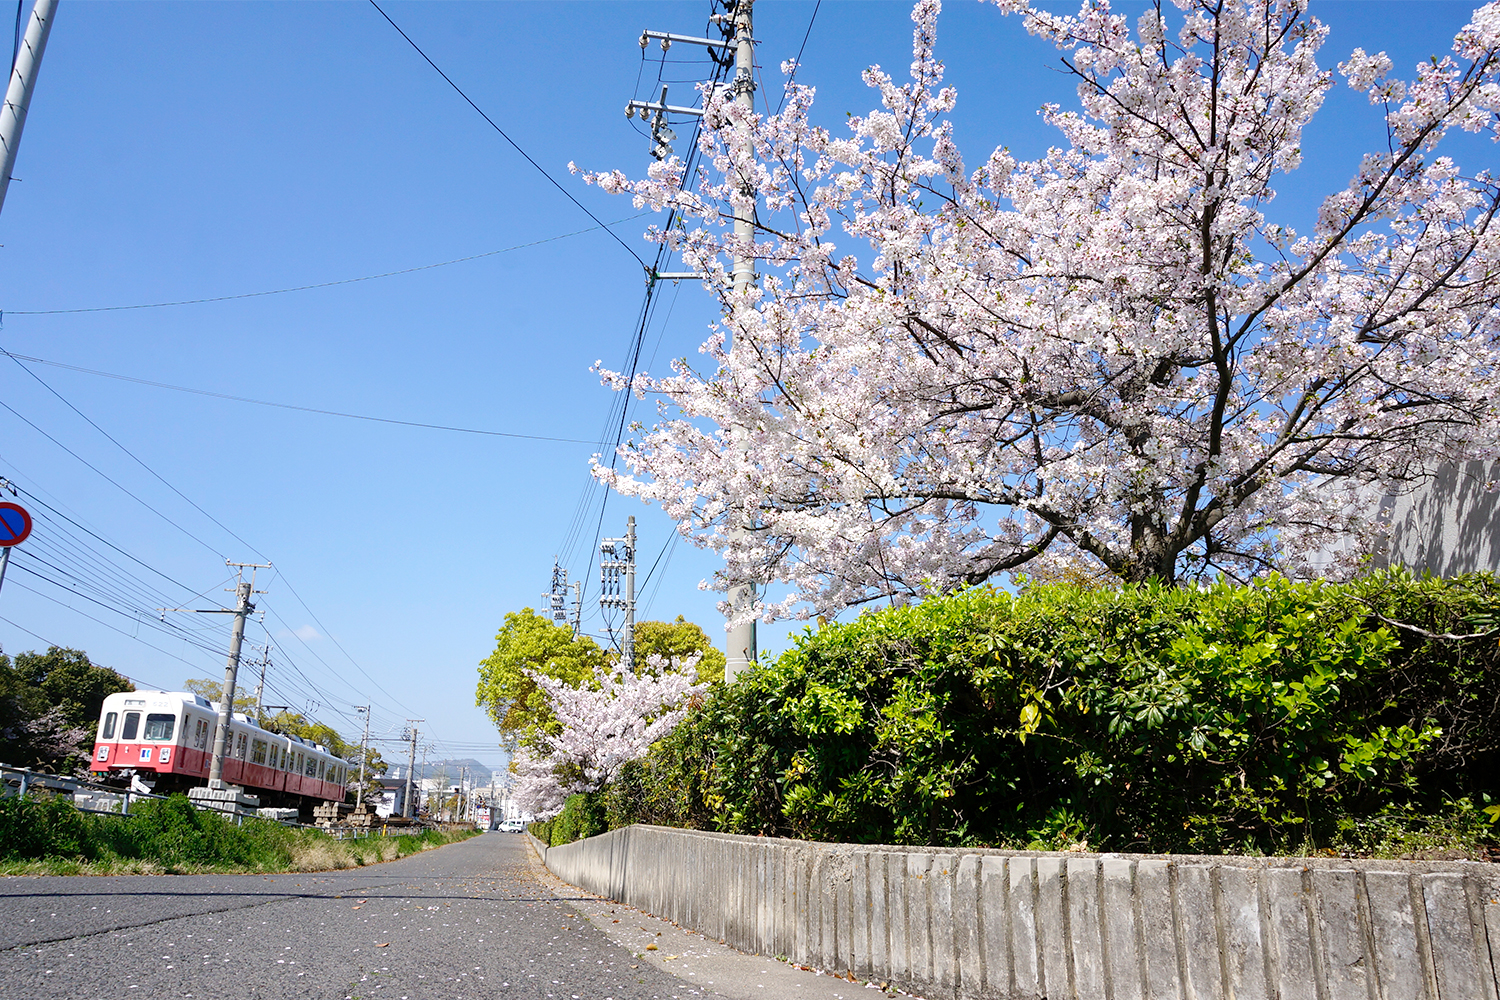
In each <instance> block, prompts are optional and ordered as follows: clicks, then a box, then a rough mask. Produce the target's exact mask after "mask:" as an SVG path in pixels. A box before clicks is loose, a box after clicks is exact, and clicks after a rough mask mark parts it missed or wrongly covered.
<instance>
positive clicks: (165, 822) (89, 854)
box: [0, 795, 295, 870]
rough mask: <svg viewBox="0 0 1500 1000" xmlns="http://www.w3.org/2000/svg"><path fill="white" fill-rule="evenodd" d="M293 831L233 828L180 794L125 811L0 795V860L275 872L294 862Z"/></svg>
mask: <svg viewBox="0 0 1500 1000" xmlns="http://www.w3.org/2000/svg"><path fill="white" fill-rule="evenodd" d="M294 837H295V833H294V831H292V830H290V829H288V828H287V827H284V826H282V825H281V824H280V823H272V822H269V821H266V820H259V819H247V820H245V821H244V822H243V823H242V824H240V825H238V826H236V825H235V824H234V823H232V822H230V821H228V820H226V819H225V818H224V817H222V816H220V815H218V814H217V813H212V812H204V811H202V810H199V809H195V808H194V807H193V806H192V805H191V804H190V803H189V802H188V799H187V796H185V795H174V796H172V797H170V798H167V799H147V800H145V801H141V802H137V803H136V804H135V805H134V806H133V808H132V810H131V815H129V816H110V815H98V814H92V813H85V812H80V811H79V810H78V809H75V808H74V807H73V804H72V803H71V802H70V801H68V800H67V799H66V798H62V797H53V796H32V795H28V796H25V797H19V796H12V797H10V798H5V799H0V860H6V861H28V860H38V859H44V858H61V859H68V860H76V861H109V860H115V859H130V860H147V861H152V862H156V863H158V864H160V865H163V866H165V867H169V868H171V867H234V868H256V869H264V870H272V869H276V868H283V867H285V866H287V865H288V864H290V863H291V860H292V854H291V844H292V842H293V839H294Z"/></svg>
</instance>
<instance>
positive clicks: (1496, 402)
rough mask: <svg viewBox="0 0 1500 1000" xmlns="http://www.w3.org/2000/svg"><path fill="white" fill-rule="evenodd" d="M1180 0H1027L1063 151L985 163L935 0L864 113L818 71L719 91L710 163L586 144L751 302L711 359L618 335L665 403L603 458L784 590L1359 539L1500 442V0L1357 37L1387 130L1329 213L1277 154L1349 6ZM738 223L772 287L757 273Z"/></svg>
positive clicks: (1187, 570)
mask: <svg viewBox="0 0 1500 1000" xmlns="http://www.w3.org/2000/svg"><path fill="white" fill-rule="evenodd" d="M1176 4H1177V7H1178V10H1177V11H1175V12H1172V13H1170V14H1169V13H1168V12H1165V11H1163V10H1162V9H1161V8H1160V7H1149V8H1148V9H1147V10H1146V11H1145V13H1143V14H1142V15H1140V17H1139V18H1138V19H1137V20H1136V21H1135V23H1134V26H1133V30H1132V25H1131V23H1130V21H1129V19H1127V18H1126V17H1125V16H1123V15H1120V14H1117V13H1115V12H1113V11H1112V10H1111V8H1110V6H1109V4H1108V2H1106V0H1091V2H1088V3H1085V4H1084V6H1083V8H1082V10H1081V11H1080V12H1079V13H1078V14H1077V15H1074V16H1065V15H1062V14H1057V13H1052V12H1049V11H1047V10H1044V9H1041V8H1039V7H1035V6H1032V5H1031V4H1030V3H1028V2H1026V0H999V2H998V4H997V5H998V6H999V7H1000V9H1001V11H1002V13H1005V14H1012V15H1016V16H1018V17H1019V18H1020V19H1021V21H1022V23H1023V24H1024V25H1025V27H1026V28H1027V30H1029V31H1030V32H1032V33H1033V34H1035V35H1039V36H1041V37H1043V38H1045V39H1048V40H1050V41H1052V42H1054V43H1055V44H1056V45H1057V47H1058V48H1059V49H1060V50H1061V51H1062V53H1063V55H1062V61H1063V64H1064V66H1065V67H1066V68H1067V70H1068V71H1069V72H1071V73H1072V74H1073V76H1074V77H1075V78H1076V82H1077V87H1078V95H1079V106H1078V108H1077V109H1075V110H1064V109H1063V108H1061V107H1058V106H1048V107H1046V108H1045V109H1044V110H1043V115H1044V117H1045V120H1046V121H1047V122H1048V123H1050V124H1051V125H1052V126H1055V127H1056V129H1057V130H1058V133H1059V134H1060V136H1061V142H1060V143H1059V144H1058V145H1057V146H1056V147H1055V148H1053V149H1051V150H1049V151H1048V152H1047V153H1046V155H1045V156H1043V157H1041V158H1040V159H1037V160H1033V161H1022V160H1018V159H1017V158H1015V157H1013V156H1012V155H1011V154H1010V153H1009V152H1007V151H1006V150H1005V149H1003V148H1002V149H997V150H994V151H993V152H991V153H989V154H988V155H987V156H986V157H985V158H984V160H983V161H982V162H979V163H978V164H977V165H970V164H969V163H967V162H966V161H965V159H964V157H963V156H962V154H961V153H960V151H959V149H958V148H957V146H956V144H955V142H954V140H953V138H952V127H951V123H950V120H949V117H948V116H949V113H950V112H951V111H952V109H953V108H954V106H955V101H956V94H955V93H954V91H953V90H952V89H951V88H948V87H944V86H943V84H942V79H943V66H942V63H941V62H939V61H938V60H937V58H936V56H935V44H936V25H937V17H938V11H939V5H938V3H937V2H936V0H921V2H919V3H918V4H917V5H916V8H915V10H914V11H913V15H912V17H913V21H914V22H915V25H916V29H915V32H914V45H913V61H912V65H911V78H910V81H909V82H906V83H897V82H896V81H895V80H893V79H892V77H891V76H889V75H888V74H887V73H885V72H884V71H882V70H881V69H880V68H879V67H873V68H871V69H869V70H868V71H867V72H866V73H865V75H864V78H865V81H866V82H867V83H868V85H869V86H870V87H871V88H872V89H873V91H874V92H875V93H876V94H878V97H879V101H880V107H879V108H878V109H876V110H873V111H871V112H870V113H869V114H866V115H864V116H862V117H855V118H853V119H851V120H850V121H849V125H848V131H847V134H835V133H834V132H832V131H830V130H828V129H825V128H822V127H819V126H817V125H814V124H813V123H812V121H811V120H810V118H809V111H810V108H811V106H812V103H813V92H812V90H811V89H810V88H807V87H803V86H793V87H789V88H788V99H787V101H786V105H785V110H784V111H783V112H782V113H780V114H777V115H772V116H769V117H766V116H762V115H758V114H756V113H754V112H753V111H747V110H746V109H745V108H742V107H739V106H737V105H735V104H734V103H732V100H731V97H730V95H728V94H727V93H725V92H722V91H717V92H710V91H705V94H704V100H705V105H706V108H707V112H706V115H705V118H704V123H705V128H704V130H703V132H702V137H701V147H700V148H701V151H702V153H703V156H704V163H705V167H704V169H703V170H701V171H700V172H699V173H697V174H695V175H694V176H692V177H686V176H684V171H683V167H682V163H681V161H680V160H676V159H673V160H668V161H666V162H664V163H659V164H656V165H654V166H653V167H652V168H651V170H650V172H649V173H648V175H647V176H646V177H644V178H641V179H636V180H632V179H630V178H627V177H626V176H625V175H624V174H622V173H620V172H618V171H616V172H612V173H604V174H587V175H585V179H586V180H588V181H590V182H594V183H598V184H600V185H602V186H603V187H604V188H605V189H606V190H609V191H614V192H622V193H629V194H631V195H633V197H634V200H635V203H636V204H637V205H638V206H650V207H652V208H655V209H663V208H666V207H668V206H675V207H676V208H677V209H678V210H679V212H680V213H682V215H683V217H685V218H686V219H687V220H688V224H687V225H685V226H676V227H673V228H671V229H670V230H668V231H659V230H656V231H653V235H654V237H655V238H656V239H658V240H660V241H663V242H665V243H668V244H670V245H671V246H672V247H673V248H675V249H676V250H678V251H680V252H681V254H682V255H683V258H684V260H685V261H687V262H688V264H689V265H690V266H692V267H694V268H695V269H697V270H698V271H699V272H700V273H701V274H703V275H704V276H705V278H706V282H705V283H706V284H707V285H708V286H709V287H710V288H712V289H713V290H714V291H715V293H716V294H717V295H718V296H719V298H720V299H721V301H722V306H723V311H724V319H723V321H722V322H721V323H720V324H719V325H718V326H716V328H715V329H714V330H713V331H712V334H711V336H710V337H709V339H708V341H707V342H706V343H705V344H704V345H703V348H702V352H703V354H704V355H705V357H706V359H707V363H706V365H705V367H704V368H703V369H702V370H697V369H695V368H693V367H692V366H690V365H689V364H688V363H687V362H686V361H685V360H684V361H682V362H679V363H678V364H676V366H675V367H674V370H673V371H672V372H671V373H670V374H667V375H664V376H650V375H638V376H636V377H635V378H634V380H633V382H632V381H631V380H630V379H628V378H627V377H626V376H624V375H621V374H619V373H613V372H608V371H603V377H604V378H605V379H606V381H607V382H609V383H611V384H613V385H614V387H615V388H617V389H630V390H633V391H635V392H637V393H638V394H640V395H642V396H644V395H646V394H659V398H660V400H661V403H660V410H659V420H658V422H657V423H656V425H655V426H654V428H651V429H649V430H646V429H645V428H641V429H640V433H639V434H638V437H637V438H636V439H635V440H633V441H631V442H629V443H627V444H626V445H625V446H624V447H623V448H622V449H621V457H622V458H623V461H624V468H623V469H621V470H619V471H614V470H612V469H610V468H609V467H607V464H606V463H596V475H598V476H599V477H600V478H601V479H603V480H604V481H606V482H607V483H609V484H610V485H611V486H613V488H615V489H616V490H618V491H620V492H622V493H624V494H627V495H632V496H636V497H639V498H642V499H643V500H646V501H650V502H655V503H658V504H660V505H661V506H662V508H663V509H664V510H665V511H666V512H667V513H668V514H669V515H670V516H671V517H673V518H675V519H676V520H677V522H678V524H679V530H680V531H682V533H683V534H684V535H686V536H688V537H690V538H692V539H693V540H694V541H696V542H697V543H698V544H700V545H703V546H706V547H710V548H713V549H716V550H718V551H719V552H721V553H722V554H723V556H724V559H725V565H724V569H723V571H722V572H721V573H720V574H719V576H718V577H717V578H716V580H715V581H714V585H715V586H717V587H718V588H720V589H726V588H728V587H731V586H734V585H737V584H745V583H749V584H767V583H769V582H772V581H780V582H783V583H787V584H790V585H791V587H792V589H793V593H792V595H791V596H790V597H788V598H787V599H786V600H785V601H781V602H779V603H774V604H769V603H763V604H760V605H758V606H757V607H756V608H755V609H754V611H753V612H752V613H757V614H760V615H762V616H763V617H765V618H766V619H767V620H770V619H772V618H774V617H777V616H784V615H789V614H797V615H799V616H806V615H808V614H809V613H812V612H824V611H828V612H832V611H837V610H838V609H840V608H843V607H848V606H851V605H856V604H859V603H861V602H865V601H870V600H874V599H882V598H890V599H893V600H894V599H903V598H906V597H911V596H920V595H922V594H925V593H929V592H932V591H934V590H945V589H950V588H952V587H955V586H959V585H963V584H965V583H976V582H979V581H984V580H987V579H990V578H991V577H993V576H995V575H996V574H1001V573H1004V572H1006V571H1015V570H1018V569H1019V568H1021V567H1024V566H1026V565H1027V564H1029V563H1033V561H1036V560H1044V561H1046V562H1048V563H1052V564H1058V563H1061V564H1064V565H1066V564H1068V563H1070V562H1074V563H1084V564H1088V565H1092V566H1094V567H1103V568H1105V569H1107V570H1108V571H1109V572H1110V573H1112V574H1114V575H1115V576H1117V577H1118V578H1120V579H1123V580H1127V581H1142V580H1148V579H1157V580H1162V581H1169V582H1171V581H1191V580H1201V579H1205V578H1208V579H1212V578H1218V577H1220V576H1221V575H1222V576H1227V577H1229V578H1232V579H1245V578H1248V577H1250V576H1253V575H1255V574H1258V573H1262V572H1265V571H1268V570H1271V569H1296V568H1297V566H1298V562H1299V560H1303V559H1305V558H1306V557H1307V555H1308V554H1309V553H1312V552H1314V551H1316V550H1319V549H1330V548H1338V549H1339V555H1338V563H1337V565H1335V566H1333V567H1326V568H1328V569H1331V571H1334V572H1340V573H1346V572H1349V571H1351V570H1352V569H1354V568H1355V567H1357V565H1358V564H1359V561H1360V558H1361V550H1360V547H1359V546H1358V545H1354V546H1347V545H1346V546H1342V547H1336V546H1332V543H1333V542H1334V541H1336V540H1338V539H1347V538H1353V539H1355V540H1356V541H1361V540H1365V539H1368V538H1370V537H1371V536H1372V535H1373V532H1372V531H1371V530H1370V529H1371V518H1372V517H1373V515H1374V512H1375V504H1373V503H1371V502H1370V501H1371V500H1372V499H1374V498H1378V497H1379V496H1381V495H1385V494H1389V493H1392V492H1399V491H1402V490H1406V489H1410V488H1413V487H1414V486H1415V485H1416V484H1419V483H1420V482H1421V481H1422V479H1423V478H1424V477H1425V476H1427V475H1430V474H1431V472H1432V470H1434V469H1435V467H1436V466H1437V465H1438V464H1439V463H1441V462H1444V461H1451V460H1460V459H1466V458H1492V457H1495V456H1497V454H1500V451H1497V447H1500V435H1497V428H1500V391H1497V389H1500V368H1497V360H1500V357H1497V354H1500V312H1497V308H1496V300H1497V292H1500V234H1497V233H1496V231H1495V228H1494V225H1493V223H1494V220H1495V213H1496V209H1497V207H1500V184H1497V181H1496V179H1495V178H1494V177H1493V176H1492V175H1491V173H1490V172H1488V171H1482V172H1479V173H1467V174H1466V173H1464V172H1463V171H1461V170H1460V169H1459V167H1458V165H1457V164H1455V163H1454V162H1453V161H1452V160H1451V159H1450V158H1449V157H1447V156H1444V155H1440V154H1439V152H1438V147H1439V145H1440V142H1441V141H1442V140H1443V138H1444V136H1445V135H1446V134H1447V133H1448V132H1449V131H1450V130H1453V129H1462V130H1465V131H1469V132H1480V133H1487V134H1489V135H1491V136H1494V135H1495V134H1496V131H1497V111H1500V86H1497V79H1496V78H1497V68H1500V62H1497V48H1500V5H1497V4H1495V3H1491V4H1489V5H1487V6H1485V7H1483V8H1481V9H1479V10H1478V11H1477V12H1476V13H1475V14H1474V16H1473V19H1472V21H1471V22H1470V23H1469V24H1467V25H1466V26H1464V27H1463V28H1462V30H1460V31H1459V32H1458V34H1457V37H1456V39H1455V41H1454V43H1453V51H1452V54H1451V55H1448V56H1446V57H1444V58H1440V59H1434V60H1433V61H1431V62H1429V63H1424V64H1422V65H1420V66H1418V67H1417V68H1416V70H1415V75H1414V76H1413V77H1412V78H1411V79H1409V80H1402V79H1398V78H1397V77H1396V76H1394V75H1392V69H1393V67H1392V64H1391V60H1390V59H1389V58H1387V57H1386V56H1385V55H1384V54H1383V53H1377V54H1374V55H1371V54H1368V53H1365V52H1363V51H1360V50H1356V51H1354V53H1353V54H1352V55H1350V56H1349V58H1348V59H1347V60H1346V61H1344V62H1342V63H1340V64H1338V72H1339V74H1341V75H1342V77H1343V78H1344V79H1345V80H1346V81H1347V83H1348V84H1349V85H1350V86H1352V87H1354V88H1356V89H1357V90H1359V91H1362V92H1364V93H1365V94H1367V95H1368V96H1369V99H1370V101H1371V102H1372V103H1373V104H1375V105H1377V106H1378V109H1379V112H1380V113H1383V115H1384V122H1385V131H1386V142H1385V143H1384V144H1383V146H1382V147H1381V148H1379V149H1377V150H1375V151H1373V152H1371V153H1370V154H1369V155H1367V156H1365V157H1364V159H1363V161H1362V162H1361V163H1360V164H1359V166H1358V170H1357V173H1356V174H1355V176H1354V177H1353V178H1352V179H1351V180H1350V181H1349V183H1348V185H1347V186H1346V187H1345V188H1343V189H1342V190H1338V191H1335V192H1333V193H1331V194H1329V195H1328V196H1327V198H1326V199H1325V200H1324V201H1323V202H1322V207H1321V210H1320V211H1319V212H1318V214H1317V218H1316V220H1315V222H1313V223H1312V224H1311V225H1310V226H1308V227H1304V229H1305V231H1302V232H1298V231H1295V230H1294V229H1293V228H1292V227H1291V226H1289V225H1288V224H1286V220H1282V221H1276V220H1275V219H1273V217H1272V215H1271V214H1270V213H1271V209H1272V206H1273V201H1274V198H1275V196H1276V189H1275V187H1274V186H1273V184H1275V183H1280V182H1281V179H1282V178H1284V177H1285V176H1286V175H1289V174H1291V173H1292V172H1293V171H1295V170H1296V168H1297V167H1298V165H1299V163H1300V161H1301V157H1302V144H1303V132H1304V129H1306V128H1307V126H1308V125H1309V124H1310V123H1311V121H1312V119H1313V117H1314V115H1315V113H1316V112H1317V111H1318V109H1319V107H1320V105H1321V104H1322V102H1323V100H1324V97H1325V95H1326V94H1327V92H1328V90H1329V88H1331V87H1332V86H1334V85H1335V77H1334V74H1333V73H1331V72H1330V71H1328V70H1326V69H1324V68H1321V67H1320V65H1319V63H1318V61H1317V57H1318V52H1319V47H1320V46H1321V44H1322V43H1323V41H1324V39H1325V36H1326V34H1327V30H1326V28H1325V27H1324V26H1323V25H1322V24H1320V23H1319V22H1318V21H1317V20H1316V19H1315V18H1314V17H1312V16H1311V15H1309V13H1308V11H1307V5H1306V3H1305V2H1304V0H1215V2H1211V3H1210V2H1197V0H1176ZM789 68H790V67H784V70H785V69H789ZM752 213H756V214H757V224H756V236H755V238H754V239H753V241H752V240H737V239H736V237H735V236H734V234H733V231H732V226H731V222H732V220H733V218H734V217H735V216H736V215H740V216H749V215H751V214H752ZM735 254H748V255H753V257H754V258H755V259H756V260H757V262H758V266H759V270H760V272H761V274H762V276H763V280H762V287H761V288H752V289H750V290H749V291H747V292H744V293H743V294H736V293H735V292H734V291H733V288H732V283H731V281H730V273H729V263H728V262H729V261H730V260H731V259H732V257H733V255H735ZM601 371H602V369H601Z"/></svg>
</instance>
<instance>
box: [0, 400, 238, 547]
mask: <svg viewBox="0 0 1500 1000" xmlns="http://www.w3.org/2000/svg"><path fill="white" fill-rule="evenodd" d="M0 406H3V407H5V409H7V410H9V411H10V412H11V413H12V414H14V415H15V416H16V417H17V418H18V419H19V420H21V421H22V422H23V423H25V424H26V425H27V426H28V427H30V428H31V429H32V430H34V431H36V432H37V433H38V434H40V435H42V437H44V438H46V439H47V440H48V441H51V442H52V443H53V444H55V445H57V446H58V447H59V448H61V449H62V450H63V451H65V452H67V453H68V454H69V455H72V456H73V457H74V458H76V459H78V461H80V462H82V463H83V464H84V465H86V466H87V467H88V468H89V469H90V470H92V471H93V472H95V473H97V474H98V476H99V478H101V479H103V480H104V481H105V482H107V483H109V484H110V485H111V486H113V487H114V488H115V489H117V490H119V491H120V492H121V493H123V494H125V495H126V496H128V497H129V498H130V499H132V500H134V501H135V502H136V503H138V504H140V505H141V506H142V507H145V508H146V509H147V510H149V511H150V512H151V513H153V514H155V515H156V516H157V517H159V518H161V519H162V520H163V521H166V522H167V523H168V524H170V525H171V526H172V527H174V528H176V529H177V530H178V531H180V532H182V533H183V534H184V535H186V536H188V537H189V538H191V539H192V540H193V541H195V542H197V543H198V544H199V545H201V546H203V547H204V548H205V549H208V551H210V552H212V553H213V554H214V555H216V556H218V557H219V558H220V559H227V558H228V556H226V555H224V553H222V552H220V551H219V550H218V549H216V548H214V547H213V546H212V545H210V544H208V543H207V542H205V541H204V540H203V539H201V538H199V537H198V536H197V535H195V534H193V533H192V532H191V531H189V530H187V529H186V528H184V527H183V526H182V525H180V524H178V523H177V522H176V521H174V520H172V519H171V518H170V517H168V516H167V515H165V514H163V513H162V512H161V511H159V510H157V509H156V508H155V507H153V506H151V505H150V504H149V503H147V502H146V501H144V500H142V499H141V498H140V497H138V496H136V495H135V494H134V493H132V492H130V491H129V490H127V489H126V488H125V487H124V486H121V485H120V484H119V483H118V482H116V481H115V480H114V479H112V478H110V476H109V475H108V474H106V473H105V472H104V471H103V470H101V469H100V468H99V467H98V466H97V465H95V464H94V463H92V462H90V461H89V460H88V459H86V458H84V457H83V456H82V455H80V454H78V452H76V451H74V450H73V449H72V448H69V447H68V446H67V445H65V444H63V443H62V442H61V441H59V440H58V439H57V438H55V437H53V436H52V435H51V434H48V433H47V432H46V431H44V430H42V429H41V428H40V427H38V426H37V425H36V424H34V423H32V422H31V421H30V420H28V419H26V417H24V416H22V415H21V414H20V413H19V412H18V411H17V410H16V409H15V407H13V406H11V405H10V404H9V403H7V402H5V400H3V399H0ZM236 537H238V536H236Z"/></svg>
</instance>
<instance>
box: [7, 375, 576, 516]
mask: <svg viewBox="0 0 1500 1000" xmlns="http://www.w3.org/2000/svg"><path fill="white" fill-rule="evenodd" d="M0 354H3V355H5V356H6V357H8V358H10V359H11V360H12V361H14V362H16V363H17V364H20V363H21V362H23V361H30V362H32V363H33V364H39V365H50V366H52V367H53V368H63V369H66V370H68V371H73V372H81V373H82V374H84V375H97V376H99V377H101V378H112V379H116V380H118V381H121V382H134V383H135V384H137V385H149V386H152V387H154V388H157V389H171V390H173V391H175V392H188V393H193V394H194V395H198V396H211V397H213V398H215V399H228V400H232V401H233V402H236V403H253V404H255V405H256V406H273V407H277V408H278V409H283V410H300V411H301V412H303V413H317V414H321V415H323V416H326V417H345V418H348V419H350V420H368V421H371V422H374V423H380V424H396V425H398V426H401V427H417V428H421V429H424V430H434V431H453V432H455V433H458V434H482V435H486V436H489V437H503V438H519V439H521V440H525V441H550V442H557V443H560V444H594V443H595V442H593V441H585V440H584V439H583V438H564V437H548V436H545V435H541V434H520V433H517V432H514V431H491V430H484V429H482V428H476V427H455V426H451V425H448V424H429V423H423V422H422V421H418V420H398V419H396V418H394V417H376V416H371V415H369V414H365V413H345V412H343V411H341V410H323V409H319V408H317V407H314V406H299V405H297V404H295V403H277V402H274V401H271V400H266V399H252V398H251V397H249V396H235V395H232V394H230V393H227V392H215V391H213V390H211V389H194V388H191V387H190V386H185V385H173V384H171V383H170V382H155V381H152V380H151V379H145V378H136V377H135V376H133V375H120V374H118V373H116V372H106V371H100V370H99V369H97V368H84V367H82V366H80V365H70V364H68V363H66V362H63V361H49V360H48V359H46V358H38V357H33V356H31V355H28V354H15V353H13V352H11V351H7V350H6V349H5V348H3V347H0ZM21 367H22V368H25V365H22V366H21ZM26 371H27V373H28V374H31V375H32V377H33V378H35V377H36V376H35V373H33V372H31V370H30V369H26ZM38 381H40V380H38ZM42 384H43V385H46V383H45V382H44V383H42ZM48 389H51V386H48ZM59 398H61V397H59ZM64 402H67V401H66V400H64ZM69 405H71V404H69ZM80 416H81V414H80ZM84 419H85V420H87V419H88V418H87V417H85V418H84ZM91 422H92V421H91ZM190 502H191V501H190Z"/></svg>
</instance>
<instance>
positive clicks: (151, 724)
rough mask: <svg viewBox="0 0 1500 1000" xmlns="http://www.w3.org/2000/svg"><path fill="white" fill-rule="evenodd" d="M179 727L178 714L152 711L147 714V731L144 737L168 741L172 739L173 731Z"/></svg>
mask: <svg viewBox="0 0 1500 1000" xmlns="http://www.w3.org/2000/svg"><path fill="white" fill-rule="evenodd" d="M176 727H177V716H175V715H168V714H166V713H165V712H152V713H151V714H150V715H148V716H146V732H145V733H144V734H143V738H144V739H148V740H155V741H158V742H163V743H164V742H168V741H170V740H171V739H172V732H173V730H175V729H176Z"/></svg>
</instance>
